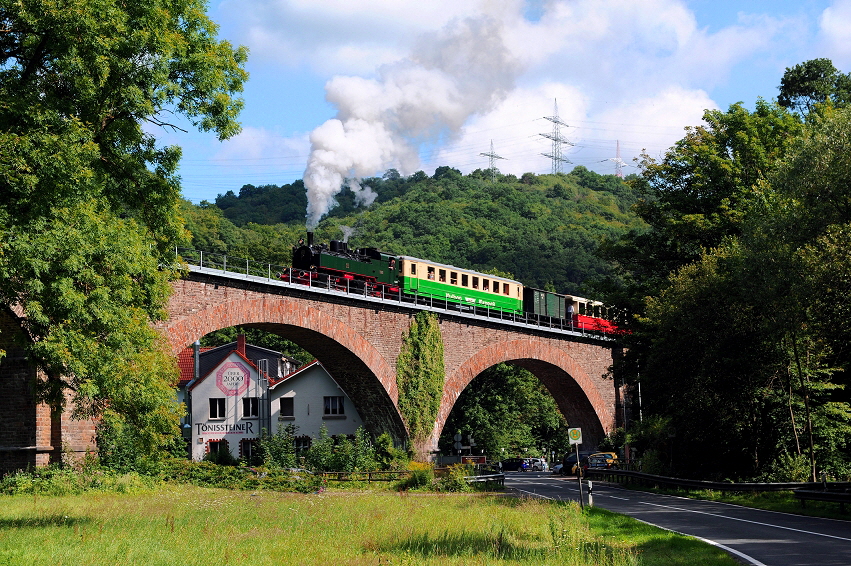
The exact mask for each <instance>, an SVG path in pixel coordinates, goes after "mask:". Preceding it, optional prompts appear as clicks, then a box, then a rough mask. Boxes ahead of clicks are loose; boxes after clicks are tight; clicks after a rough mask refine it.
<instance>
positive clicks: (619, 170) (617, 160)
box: [607, 140, 626, 179]
mask: <svg viewBox="0 0 851 566" xmlns="http://www.w3.org/2000/svg"><path fill="white" fill-rule="evenodd" d="M616 143H617V149H616V151H615V156H614V157H610V158H609V159H608V160H607V161H612V162H613V163H614V164H615V175H617V176H618V177H620V178H621V179H623V167H624V165H626V162H624V160H623V159H621V141H620V140H617V142H616Z"/></svg>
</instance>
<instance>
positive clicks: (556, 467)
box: [553, 464, 564, 475]
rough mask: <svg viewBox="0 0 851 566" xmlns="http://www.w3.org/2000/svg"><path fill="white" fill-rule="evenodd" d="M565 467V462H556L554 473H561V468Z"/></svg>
mask: <svg viewBox="0 0 851 566" xmlns="http://www.w3.org/2000/svg"><path fill="white" fill-rule="evenodd" d="M563 467H564V464H556V465H555V466H553V473H554V474H559V475H561V469H562V468H563Z"/></svg>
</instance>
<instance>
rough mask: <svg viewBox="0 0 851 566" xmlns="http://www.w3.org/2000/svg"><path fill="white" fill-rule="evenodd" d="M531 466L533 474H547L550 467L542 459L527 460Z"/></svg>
mask: <svg viewBox="0 0 851 566" xmlns="http://www.w3.org/2000/svg"><path fill="white" fill-rule="evenodd" d="M529 460H530V461H531V465H532V471H533V472H548V471H549V470H550V467H549V466H548V465H547V461H546V460H544V459H543V458H529Z"/></svg>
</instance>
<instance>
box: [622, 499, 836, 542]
mask: <svg viewBox="0 0 851 566" xmlns="http://www.w3.org/2000/svg"><path fill="white" fill-rule="evenodd" d="M639 503H643V504H644V505H653V506H654V507H665V508H667V509H676V510H677V511H688V512H689V513H698V514H700V515H709V516H711V517H718V518H719V519H730V520H731V521H741V522H743V523H751V524H753V525H761V526H763V527H774V528H775V529H783V530H786V531H794V532H796V533H803V534H807V535H814V536H817V537H826V538H832V539H837V540H844V541H848V542H851V538H845V537H838V536H835V535H826V534H824V533H816V532H813V531H805V530H802V529H793V528H792V527H784V526H782V525H772V524H771V523H761V522H759V521H751V520H749V519H739V518H738V517H728V516H727V515H718V514H717V513H707V512H706V511H695V510H693V509H683V508H681V507H673V506H671V505H661V504H659V503H648V502H646V501H640V502H639Z"/></svg>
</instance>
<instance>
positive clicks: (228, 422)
mask: <svg viewBox="0 0 851 566" xmlns="http://www.w3.org/2000/svg"><path fill="white" fill-rule="evenodd" d="M193 356H194V360H193ZM195 360H198V362H197V364H196V362H195ZM178 365H179V366H180V368H181V377H182V379H181V388H180V391H179V395H180V394H181V393H182V395H181V396H182V397H183V398H184V399H185V401H186V403H187V405H188V413H189V416H190V418H189V419H187V422H186V423H185V424H184V426H185V427H186V428H187V430H191V433H190V434H188V435H187V437H188V440H189V442H190V448H189V453H190V456H191V458H192V459H193V460H201V459H203V458H204V456H205V455H207V454H208V453H210V452H217V451H219V450H229V451H230V453H231V454H232V455H233V456H234V457H235V458H241V457H250V456H251V454H252V453H253V451H254V450H256V448H257V440H258V439H259V438H260V434H261V431H262V430H263V429H265V430H267V431H269V432H271V433H275V432H276V431H277V430H278V428H279V426H281V425H286V424H290V423H291V424H293V425H295V426H296V427H298V431H297V435H298V436H300V437H301V441H302V446H304V445H305V444H306V443H305V440H307V438H305V437H308V438H318V436H319V431H320V429H321V427H322V425H323V424H324V425H325V426H326V428H327V430H328V433H329V434H330V435H339V434H354V433H355V431H356V430H357V428H358V427H359V426H361V425H362V424H363V420H362V419H361V417H360V415H359V414H358V412H357V411H356V410H355V407H354V404H353V403H352V402H351V400H350V399H349V397H348V396H347V395H346V393H345V392H344V391H343V390H342V389H341V388H340V387H339V385H337V383H336V382H335V381H334V379H333V378H332V377H331V376H330V375H329V374H328V372H327V371H325V368H324V367H323V366H322V364H320V363H319V362H318V361H313V362H312V363H310V364H307V365H305V366H303V367H301V368H299V369H296V370H294V371H291V372H290V373H288V374H285V375H283V371H282V370H285V369H292V368H294V360H290V359H289V358H285V357H282V356H281V354H280V353H279V352H273V351H271V350H266V349H264V348H259V347H257V346H252V345H250V344H246V343H245V337H244V336H240V337H239V338H238V339H237V341H236V342H235V343H231V344H226V345H225V346H219V347H218V348H213V349H207V350H205V351H203V352H202V351H200V350H198V351H197V352H196V351H193V349H192V348H187V351H186V352H184V353H182V354H181V357H180V359H179V363H178ZM196 365H198V367H199V370H198V372H197V374H196V370H195V366H196ZM266 368H269V369H270V370H271V371H268V372H267V371H266ZM202 372H203V373H202ZM192 375H197V377H190V376H192Z"/></svg>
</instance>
